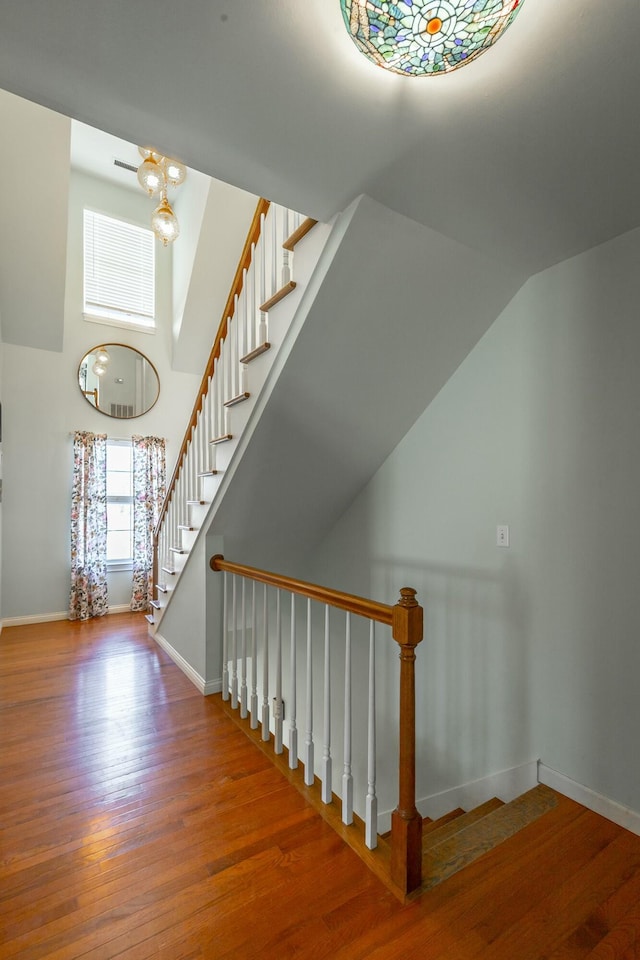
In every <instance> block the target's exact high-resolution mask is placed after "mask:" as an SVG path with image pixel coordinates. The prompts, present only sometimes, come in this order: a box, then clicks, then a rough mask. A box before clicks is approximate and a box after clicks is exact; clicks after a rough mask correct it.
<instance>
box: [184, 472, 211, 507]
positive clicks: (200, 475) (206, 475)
mask: <svg viewBox="0 0 640 960" xmlns="http://www.w3.org/2000/svg"><path fill="white" fill-rule="evenodd" d="M217 473H218V471H217V470H203V471H202V473H199V474H198V476H199V477H215V476H217ZM187 503H204V500H187Z"/></svg>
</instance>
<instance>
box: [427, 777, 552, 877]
mask: <svg viewBox="0 0 640 960" xmlns="http://www.w3.org/2000/svg"><path fill="white" fill-rule="evenodd" d="M556 804H557V799H556V795H555V793H554V792H553V790H550V789H549V787H545V786H543V785H542V784H540V785H539V786H537V787H534V788H533V790H529V791H528V792H527V793H524V794H523V795H522V796H521V797H518V798H517V800H512V801H511V803H505V804H504V805H503V806H501V807H499V808H498V809H496V810H493V811H492V812H491V813H488V814H486V815H485V816H483V817H482V818H481V819H480V820H477V821H476V822H475V823H472V824H471V825H470V826H467V827H463V828H462V829H461V830H460V831H458V832H457V833H456V834H454V835H453V836H450V837H448V839H444V840H442V842H441V843H437V844H436V845H435V846H430V847H428V849H426V850H425V851H424V854H423V859H422V889H423V890H430V889H431V888H432V887H435V886H437V884H439V883H442V881H443V880H446V879H447V877H451V876H453V874H454V873H457V872H458V871H459V870H462V868H463V867H466V866H468V865H469V864H470V863H473V862H474V860H477V859H478V858H479V857H481V856H482V855H483V854H484V853H487V852H488V851H489V850H493V848H494V847H497V846H498V844H500V843H502V842H503V841H504V840H508V839H509V837H512V836H513V835H514V834H516V833H517V832H518V831H519V830H522V829H523V828H524V827H526V826H528V825H529V824H530V823H533V822H534V821H535V820H537V819H538V818H539V817H541V816H542V815H543V814H544V813H547V812H548V811H549V810H552V809H553V808H554V807H555V806H556Z"/></svg>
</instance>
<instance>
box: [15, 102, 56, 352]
mask: <svg viewBox="0 0 640 960" xmlns="http://www.w3.org/2000/svg"><path fill="white" fill-rule="evenodd" d="M0 130H2V140H3V144H4V147H5V149H4V151H3V161H2V165H3V177H2V180H3V190H2V235H1V239H0V317H1V319H2V340H3V341H4V342H5V343H17V344H21V345H22V346H25V347H41V348H42V349H44V350H61V349H62V339H63V330H64V290H65V271H66V262H67V205H68V196H69V143H70V136H71V123H70V121H69V120H68V119H67V118H66V117H63V116H60V115H59V114H55V113H52V112H51V111H50V110H43V109H42V108H41V107H39V106H36V105H35V104H33V103H24V102H23V101H20V100H18V99H16V98H15V97H12V96H10V95H8V94H6V93H5V92H4V91H2V90H0ZM45 144H46V148H45V147H44V145H45Z"/></svg>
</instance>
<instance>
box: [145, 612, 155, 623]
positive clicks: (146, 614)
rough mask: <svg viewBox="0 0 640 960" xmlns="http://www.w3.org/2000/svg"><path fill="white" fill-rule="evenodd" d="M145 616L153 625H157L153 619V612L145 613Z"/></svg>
mask: <svg viewBox="0 0 640 960" xmlns="http://www.w3.org/2000/svg"><path fill="white" fill-rule="evenodd" d="M144 618H145V620H146V621H147V623H150V624H152V625H153V626H155V620H154V619H153V614H152V613H145V615H144Z"/></svg>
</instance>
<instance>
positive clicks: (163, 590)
mask: <svg viewBox="0 0 640 960" xmlns="http://www.w3.org/2000/svg"><path fill="white" fill-rule="evenodd" d="M163 569H164V568H163ZM156 590H158V591H159V592H160V593H169V588H168V586H167V585H166V583H156Z"/></svg>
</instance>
